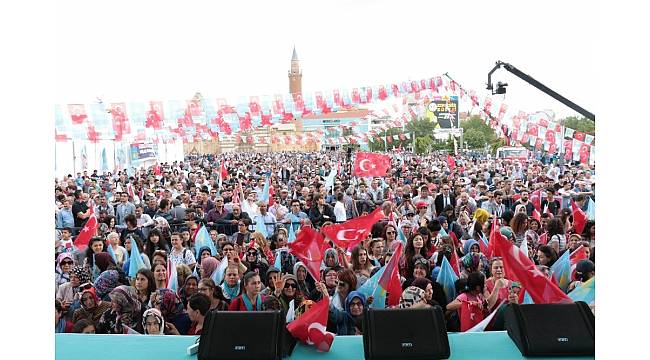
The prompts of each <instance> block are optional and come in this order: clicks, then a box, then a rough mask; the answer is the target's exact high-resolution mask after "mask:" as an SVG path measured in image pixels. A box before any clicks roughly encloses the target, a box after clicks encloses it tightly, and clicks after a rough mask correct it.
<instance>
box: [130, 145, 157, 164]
mask: <svg viewBox="0 0 650 360" xmlns="http://www.w3.org/2000/svg"><path fill="white" fill-rule="evenodd" d="M157 153H158V146H157V145H156V144H153V143H138V144H131V162H136V161H143V160H149V159H156V158H157V156H156V154H157Z"/></svg>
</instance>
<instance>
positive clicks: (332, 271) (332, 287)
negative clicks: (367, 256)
mask: <svg viewBox="0 0 650 360" xmlns="http://www.w3.org/2000/svg"><path fill="white" fill-rule="evenodd" d="M321 278H322V279H323V282H324V283H325V289H326V290H327V294H328V295H329V296H330V297H332V296H334V294H336V288H337V286H338V281H339V274H338V272H337V271H336V268H331V267H328V268H325V270H323V273H322V275H321ZM355 280H356V277H355ZM317 285H318V283H316V285H315V286H314V287H316V290H317V291H316V293H312V295H314V296H312V300H320V294H321V293H320V292H319V291H318V288H317ZM339 303H340V300H339Z"/></svg>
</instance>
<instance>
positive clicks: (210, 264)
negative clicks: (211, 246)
mask: <svg viewBox="0 0 650 360" xmlns="http://www.w3.org/2000/svg"><path fill="white" fill-rule="evenodd" d="M225 261H228V260H227V259H226V260H225ZM219 263H220V261H219V260H217V259H216V258H214V257H212V256H210V257H206V258H205V259H203V260H201V262H200V265H201V266H200V267H199V274H200V275H201V279H207V278H211V277H212V274H213V273H214V271H215V270H216V269H217V267H218V266H219Z"/></svg>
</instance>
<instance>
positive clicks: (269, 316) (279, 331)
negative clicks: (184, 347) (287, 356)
mask: <svg viewBox="0 0 650 360" xmlns="http://www.w3.org/2000/svg"><path fill="white" fill-rule="evenodd" d="M284 323H285V319H284V318H283V316H282V311H279V310H278V311H215V310H212V311H208V313H207V314H206V317H205V320H204V323H203V324H204V325H203V330H202V331H201V338H200V340H199V351H198V359H199V360H216V359H267V360H277V359H281V358H282V347H283V346H282V344H283V342H284V339H283V338H284V331H283V330H284V325H285V324H284Z"/></svg>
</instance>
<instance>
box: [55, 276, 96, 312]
mask: <svg viewBox="0 0 650 360" xmlns="http://www.w3.org/2000/svg"><path fill="white" fill-rule="evenodd" d="M82 284H83V285H85V286H90V273H89V272H88V270H87V269H86V268H84V267H83V266H80V265H75V266H74V267H73V268H72V271H71V272H70V281H69V282H67V283H64V284H62V285H61V286H59V290H58V291H57V293H56V300H59V301H60V302H61V305H62V306H63V310H64V312H65V313H64V314H70V315H72V314H73V313H74V311H75V310H76V309H78V308H79V306H80V303H79V296H80V295H81V285H82Z"/></svg>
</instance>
